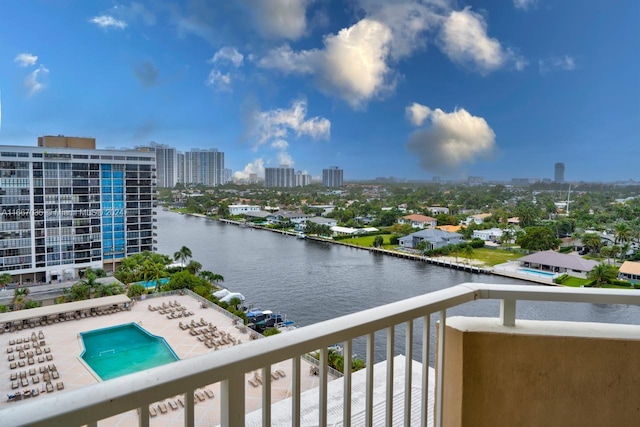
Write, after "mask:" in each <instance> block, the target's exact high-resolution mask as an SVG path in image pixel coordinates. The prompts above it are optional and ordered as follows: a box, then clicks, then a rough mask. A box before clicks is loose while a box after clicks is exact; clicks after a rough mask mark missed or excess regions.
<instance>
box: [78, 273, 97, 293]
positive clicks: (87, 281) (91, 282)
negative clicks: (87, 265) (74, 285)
mask: <svg viewBox="0 0 640 427" xmlns="http://www.w3.org/2000/svg"><path fill="white" fill-rule="evenodd" d="M78 285H80V286H85V287H86V288H87V299H91V291H92V290H93V289H95V288H97V287H98V285H99V284H98V282H96V275H95V274H93V271H88V272H85V275H84V279H83V280H81V281H79V282H78Z"/></svg>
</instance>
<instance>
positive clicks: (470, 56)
mask: <svg viewBox="0 0 640 427" xmlns="http://www.w3.org/2000/svg"><path fill="white" fill-rule="evenodd" d="M440 48H441V50H442V51H443V52H444V53H445V54H446V55H447V56H448V57H449V59H451V60H452V61H453V62H455V63H456V64H458V65H461V66H463V67H467V68H470V69H473V70H475V71H478V72H479V73H481V74H483V75H484V74H488V73H490V72H492V71H495V70H497V69H499V68H502V67H503V66H505V65H507V64H509V63H513V64H514V67H515V68H516V69H522V68H524V65H526V62H523V61H524V60H523V58H519V57H518V55H516V54H515V53H514V52H513V51H512V50H510V49H505V48H503V47H502V45H501V44H500V42H499V41H498V40H497V39H495V38H491V37H489V36H488V35H487V23H486V22H485V20H484V18H483V17H482V16H481V15H479V14H477V13H475V12H473V11H471V8H470V7H466V8H464V9H463V10H460V11H453V12H451V14H450V15H449V17H448V18H447V19H446V21H445V22H444V25H443V26H442V30H441V32H440Z"/></svg>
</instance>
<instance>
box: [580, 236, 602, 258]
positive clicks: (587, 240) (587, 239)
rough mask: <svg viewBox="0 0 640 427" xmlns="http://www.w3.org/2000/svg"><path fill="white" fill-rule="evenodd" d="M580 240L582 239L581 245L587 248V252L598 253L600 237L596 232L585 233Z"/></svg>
mask: <svg viewBox="0 0 640 427" xmlns="http://www.w3.org/2000/svg"><path fill="white" fill-rule="evenodd" d="M580 240H582V245H583V246H584V247H585V248H587V249H588V250H589V252H592V253H594V252H595V253H597V254H600V249H601V248H602V239H601V238H600V236H599V235H598V234H597V233H585V234H583V235H582V237H581V238H580Z"/></svg>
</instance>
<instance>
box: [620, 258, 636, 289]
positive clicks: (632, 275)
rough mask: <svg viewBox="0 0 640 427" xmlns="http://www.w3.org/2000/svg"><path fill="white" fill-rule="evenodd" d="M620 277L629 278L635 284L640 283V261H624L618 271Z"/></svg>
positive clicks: (622, 278)
mask: <svg viewBox="0 0 640 427" xmlns="http://www.w3.org/2000/svg"><path fill="white" fill-rule="evenodd" d="M618 279H620V280H628V281H629V282H631V283H633V284H634V285H635V284H637V283H640V262H635V261H625V262H623V263H622V265H621V266H620V270H619V271H618Z"/></svg>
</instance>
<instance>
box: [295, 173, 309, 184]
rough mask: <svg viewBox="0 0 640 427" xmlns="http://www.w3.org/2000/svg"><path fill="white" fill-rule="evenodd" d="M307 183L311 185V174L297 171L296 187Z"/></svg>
mask: <svg viewBox="0 0 640 427" xmlns="http://www.w3.org/2000/svg"><path fill="white" fill-rule="evenodd" d="M307 185H311V175H309V174H308V173H303V172H302V171H298V172H296V187H306V186H307Z"/></svg>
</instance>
